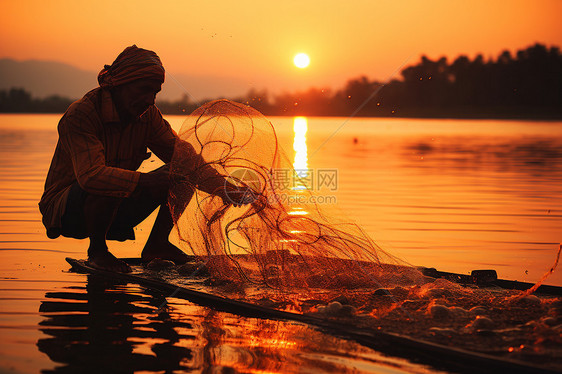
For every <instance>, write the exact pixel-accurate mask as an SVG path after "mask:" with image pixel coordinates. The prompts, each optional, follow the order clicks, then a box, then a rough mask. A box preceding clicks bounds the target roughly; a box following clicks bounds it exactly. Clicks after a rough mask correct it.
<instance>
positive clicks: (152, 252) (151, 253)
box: [141, 242, 189, 265]
mask: <svg viewBox="0 0 562 374" xmlns="http://www.w3.org/2000/svg"><path fill="white" fill-rule="evenodd" d="M141 258H142V261H143V262H145V263H148V262H150V261H152V260H154V259H155V258H160V259H162V260H169V261H173V262H174V263H175V264H176V265H183V264H185V263H186V262H188V261H189V256H188V255H186V254H185V253H184V252H183V251H182V250H181V249H179V248H178V247H176V246H175V245H173V244H172V243H170V242H166V243H164V244H162V245H149V243H146V245H145V246H144V249H143V250H142V254H141Z"/></svg>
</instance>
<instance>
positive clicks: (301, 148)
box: [293, 117, 310, 191]
mask: <svg viewBox="0 0 562 374" xmlns="http://www.w3.org/2000/svg"><path fill="white" fill-rule="evenodd" d="M307 131H308V120H307V118H306V117H295V118H294V119H293V132H294V134H295V135H294V141H293V150H294V151H295V159H294V162H293V169H295V173H296V177H297V178H295V183H294V186H293V189H294V190H296V191H298V190H304V189H306V184H305V183H304V181H303V180H305V179H307V178H308V177H309V173H310V171H309V170H308V148H307V146H306V132H307Z"/></svg>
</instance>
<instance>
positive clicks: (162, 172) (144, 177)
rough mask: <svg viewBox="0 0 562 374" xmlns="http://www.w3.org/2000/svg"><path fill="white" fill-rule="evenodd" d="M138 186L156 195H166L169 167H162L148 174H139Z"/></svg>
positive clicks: (168, 186)
mask: <svg viewBox="0 0 562 374" xmlns="http://www.w3.org/2000/svg"><path fill="white" fill-rule="evenodd" d="M138 186H139V187H142V188H147V189H148V190H150V191H153V192H154V193H155V194H156V195H160V194H162V193H167V192H168V190H169V189H170V166H169V165H164V166H162V167H160V168H158V169H156V170H153V171H151V172H150V173H141V175H140V178H139V184H138Z"/></svg>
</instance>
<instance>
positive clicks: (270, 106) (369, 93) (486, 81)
mask: <svg viewBox="0 0 562 374" xmlns="http://www.w3.org/2000/svg"><path fill="white" fill-rule="evenodd" d="M234 100H236V101H239V102H243V103H245V104H247V105H250V106H252V107H254V108H256V109H257V110H259V111H261V112H262V113H264V114H266V115H308V116H349V115H352V114H355V115H357V116H405V117H408V116H411V117H463V118H562V105H561V104H562V55H561V53H560V49H559V48H558V47H550V48H547V47H546V46H544V45H542V44H535V45H533V46H530V47H528V48H526V49H523V50H520V51H517V52H516V53H515V55H512V54H511V53H510V52H509V51H503V52H502V53H501V54H500V55H499V56H498V57H497V58H496V59H495V60H494V59H489V60H488V61H485V60H484V57H483V56H482V55H478V56H476V57H475V58H474V59H472V60H471V59H470V58H469V57H467V56H459V57H457V58H456V59H455V60H454V61H452V62H451V63H449V62H448V61H447V58H445V57H441V58H439V59H437V60H431V59H429V58H428V57H427V56H422V57H421V61H420V62H419V63H418V64H416V65H412V66H408V67H406V68H404V69H403V70H402V71H401V79H395V80H393V81H391V82H388V83H386V84H383V83H381V82H377V81H371V80H369V79H368V78H367V77H366V76H360V77H358V78H354V79H350V80H349V81H348V82H347V83H346V84H345V86H344V87H342V88H341V89H338V90H335V91H333V90H330V89H328V88H310V89H308V90H305V91H299V92H293V93H282V94H279V95H276V96H274V97H271V96H270V95H269V94H268V92H267V91H266V90H261V91H260V90H255V89H253V90H250V91H249V92H248V93H247V94H246V95H244V96H242V97H237V98H234ZM70 102H71V100H69V99H64V98H60V97H57V96H52V97H49V98H46V99H42V100H38V99H33V98H32V97H31V95H30V94H29V93H28V92H26V91H24V90H22V89H17V88H12V89H11V90H9V91H0V112H8V111H11V112H23V111H28V112H41V111H42V112H62V111H64V110H65V109H66V107H67V106H68V105H69V104H70ZM158 106H159V108H160V109H161V110H162V112H164V113H167V114H185V113H191V111H193V110H194V109H195V108H196V107H197V104H196V103H194V102H191V101H190V100H189V99H188V98H187V96H184V97H183V98H182V99H180V100H178V101H172V102H170V101H159V102H158Z"/></svg>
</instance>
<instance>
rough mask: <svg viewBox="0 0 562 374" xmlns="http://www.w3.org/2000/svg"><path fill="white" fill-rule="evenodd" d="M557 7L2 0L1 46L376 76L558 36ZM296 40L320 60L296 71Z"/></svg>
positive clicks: (259, 70) (278, 73)
mask: <svg viewBox="0 0 562 374" xmlns="http://www.w3.org/2000/svg"><path fill="white" fill-rule="evenodd" d="M320 4H321V9H322V12H320V13H319V11H318V10H319V5H320ZM296 8H298V9H296ZM559 14H562V2H558V1H555V0H548V1H538V2H528V1H512V2H510V3H509V6H506V4H505V3H504V2H502V1H497V0H496V1H487V0H475V1H472V2H470V3H465V2H450V1H446V0H436V1H431V2H430V3H426V2H419V1H414V0H406V1H400V2H392V1H390V2H374V1H368V0H361V1H354V2H353V3H342V2H338V1H335V0H329V1H323V2H321V3H320V2H317V1H311V2H300V3H298V5H297V4H294V5H293V6H286V7H279V6H278V5H277V4H275V3H269V2H261V3H256V2H252V1H249V0H242V1H239V2H237V3H236V4H235V5H233V4H232V3H231V2H226V1H223V2H201V3H198V4H197V5H193V4H190V3H183V2H172V1H160V2H154V1H146V0H145V1H142V0H140V1H137V2H135V4H134V6H132V5H131V4H130V3H129V2H110V1H108V0H100V1H96V2H76V1H70V0H61V1H56V2H48V3H47V2H44V1H39V0H30V1H23V2H16V1H4V2H2V3H1V5H0V34H1V35H2V38H0V51H1V52H0V53H1V54H0V58H3V57H9V58H15V59H41V60H54V61H62V62H65V63H69V64H72V65H75V66H77V67H79V68H82V69H86V70H92V71H99V70H100V69H101V68H102V66H103V64H107V63H111V62H112V61H113V59H114V58H115V57H116V56H117V54H118V53H119V52H120V51H121V50H122V49H123V48H124V47H125V46H127V45H130V44H133V43H136V44H138V45H139V46H141V47H144V48H149V49H153V50H155V51H157V53H158V54H159V55H160V57H161V58H162V61H163V62H164V64H165V66H166V70H167V71H168V72H169V73H172V74H191V75H209V76H215V77H217V76H218V77H238V78H240V79H241V80H243V81H244V82H246V83H247V85H248V88H250V87H256V88H269V89H270V90H272V91H276V92H278V91H281V90H284V89H291V90H294V89H300V88H308V87H310V86H336V85H341V84H343V83H344V82H345V81H346V80H347V79H350V78H353V77H355V76H358V75H361V74H365V75H367V76H369V77H372V78H375V79H381V80H383V79H386V78H387V77H388V76H389V75H391V74H393V72H396V70H397V69H398V68H399V67H400V65H401V64H402V63H403V62H404V61H405V60H407V59H408V58H410V59H409V60H408V61H409V63H414V62H416V61H417V60H418V59H419V56H420V55H421V54H427V55H428V56H429V57H430V58H437V57H439V56H442V55H445V56H448V57H449V58H455V57H456V56H458V55H459V54H467V55H469V56H474V55H476V54H477V53H482V54H483V55H484V57H487V56H497V55H498V54H499V53H500V52H501V51H502V50H503V49H509V50H511V51H514V50H516V49H518V48H524V47H526V46H529V45H531V44H534V43H535V42H541V43H545V44H548V45H552V44H555V45H562V33H560V32H559V29H560V28H559V19H558V15H559ZM373 17H375V19H376V22H373ZM514 25H516V27H514ZM295 50H306V51H307V52H308V53H309V54H310V55H314V56H316V58H315V61H318V62H319V63H317V64H315V68H314V71H310V72H309V74H308V75H307V77H306V78H303V77H302V75H300V76H299V74H296V71H295V69H294V67H293V66H289V64H287V56H291V55H292V54H293V53H294V51H295ZM398 72H399V71H398ZM398 72H396V73H398Z"/></svg>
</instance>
